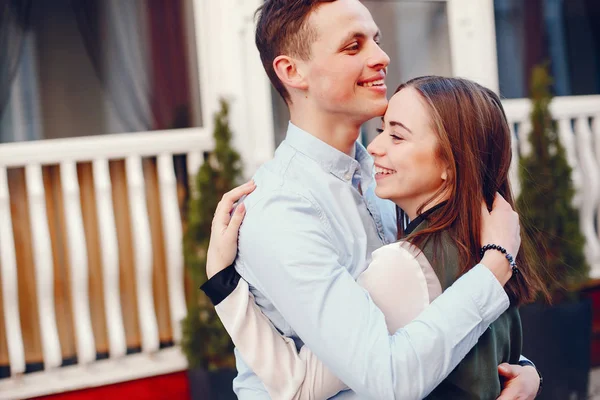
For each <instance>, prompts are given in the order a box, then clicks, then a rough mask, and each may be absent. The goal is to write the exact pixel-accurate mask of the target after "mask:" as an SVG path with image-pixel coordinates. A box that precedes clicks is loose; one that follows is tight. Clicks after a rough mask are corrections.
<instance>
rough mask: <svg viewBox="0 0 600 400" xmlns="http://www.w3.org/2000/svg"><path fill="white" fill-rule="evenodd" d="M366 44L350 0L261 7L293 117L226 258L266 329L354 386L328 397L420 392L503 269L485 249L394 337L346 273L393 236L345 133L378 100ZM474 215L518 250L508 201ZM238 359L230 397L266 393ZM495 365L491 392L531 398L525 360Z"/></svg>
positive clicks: (477, 321)
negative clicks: (234, 254) (499, 376)
mask: <svg viewBox="0 0 600 400" xmlns="http://www.w3.org/2000/svg"><path fill="white" fill-rule="evenodd" d="M378 42H379V32H378V29H377V26H376V24H375V22H374V21H373V19H372V17H371V15H370V13H369V11H368V10H367V9H366V8H365V7H364V6H363V5H362V4H361V3H360V2H359V1H358V0H267V1H266V2H265V4H264V5H263V6H262V7H261V9H260V17H259V20H258V24H257V30H256V44H257V47H258V49H259V52H260V55H261V59H262V62H263V65H264V67H265V70H266V72H267V74H268V76H269V78H270V79H271V82H272V83H273V85H274V86H275V88H276V89H277V90H278V91H279V93H280V94H281V96H282V97H283V98H284V99H285V101H286V103H287V104H288V106H289V109H290V117H291V118H290V126H289V129H288V134H287V137H286V140H285V141H284V142H283V143H282V145H281V146H280V147H279V149H278V150H277V153H276V155H275V158H274V159H273V160H272V161H270V162H268V163H266V164H265V165H264V166H263V167H261V168H260V169H259V171H258V172H257V173H256V175H255V177H254V180H255V181H256V183H257V189H256V191H255V192H254V193H252V195H250V196H249V197H248V198H247V199H246V200H245V207H246V209H247V215H246V217H245V221H244V225H243V226H242V229H241V231H240V237H239V254H238V259H237V260H236V269H237V271H238V272H239V274H240V275H241V276H242V277H243V278H244V279H246V281H248V283H249V284H250V285H251V290H252V293H253V294H254V296H255V299H256V302H257V304H258V305H259V306H260V307H261V309H262V311H263V312H264V313H265V314H266V315H267V317H269V319H270V320H271V321H272V323H273V324H274V325H275V327H276V328H277V329H278V330H280V331H281V332H282V333H283V334H285V335H286V336H289V337H291V338H293V339H294V340H295V341H296V343H297V345H298V346H301V345H303V344H306V345H307V346H309V348H310V349H311V350H312V351H313V353H315V354H316V355H317V356H318V358H319V359H320V360H322V361H323V363H324V364H325V365H326V366H327V367H328V368H329V369H331V370H332V371H333V372H334V373H335V374H336V375H337V376H338V377H339V378H340V379H341V380H342V381H343V382H344V383H346V385H348V387H350V388H351V389H352V391H346V392H344V393H341V394H340V395H338V396H337V397H360V398H375V399H394V398H401V399H421V398H423V397H425V396H426V395H427V394H428V393H429V392H431V390H432V389H433V388H435V387H436V386H437V385H438V384H439V383H440V382H441V381H442V380H443V379H444V378H445V377H446V376H447V375H448V374H449V373H450V372H451V371H452V370H453V368H454V367H455V366H456V365H457V364H458V362H459V361H460V360H461V359H462V358H463V357H464V356H465V354H466V353H467V352H468V351H469V350H470V349H471V348H472V347H473V345H474V344H475V343H476V342H477V339H478V338H479V336H480V335H481V334H482V333H483V332H484V331H485V330H486V329H487V328H488V326H489V324H490V323H491V322H493V321H494V320H495V319H496V318H497V317H498V316H499V315H500V314H501V313H502V312H504V311H505V310H506V308H507V307H508V298H507V296H506V294H505V292H504V290H503V288H502V285H503V284H505V283H506V281H507V280H508V279H509V278H510V274H511V272H510V271H511V270H510V268H509V265H508V263H507V261H506V259H504V257H503V256H502V254H499V253H498V252H494V253H498V254H493V253H492V252H487V253H486V255H485V257H484V259H483V260H482V263H481V264H480V265H478V266H476V267H474V268H473V269H472V270H471V271H469V272H468V273H467V274H465V275H464V276H463V277H461V278H460V279H459V280H457V282H456V283H455V284H454V285H453V286H452V287H451V288H449V289H448V290H447V291H446V292H444V293H443V294H442V295H441V296H440V297H439V298H438V299H436V300H435V301H434V302H433V303H432V304H431V305H430V307H428V309H427V310H426V311H425V312H424V313H423V314H422V315H421V316H420V317H419V318H417V320H415V321H414V322H412V323H410V324H409V325H407V326H406V327H405V328H404V329H401V330H399V331H398V332H396V334H394V335H392V336H390V335H389V334H388V332H387V327H386V323H385V320H384V317H383V314H382V313H381V311H380V310H379V309H377V307H376V306H375V305H374V304H373V302H372V301H371V299H370V297H369V296H368V295H367V294H366V293H365V292H364V290H363V289H361V288H360V287H359V286H358V284H357V283H356V282H355V279H356V277H357V276H358V275H359V274H360V273H361V272H362V271H364V269H365V267H366V265H367V264H368V262H369V261H370V255H371V252H372V251H373V250H375V249H377V248H378V247H380V246H382V245H384V244H387V243H390V242H392V241H395V240H396V228H395V224H396V219H395V209H394V207H393V204H392V203H391V202H387V201H383V200H381V199H377V198H376V197H375V196H374V193H373V186H374V182H373V179H372V168H373V164H372V160H371V159H370V157H369V156H368V154H367V153H366V151H365V149H364V148H363V147H362V146H360V145H359V144H357V143H356V141H357V138H358V135H359V131H360V127H361V125H362V124H363V123H364V122H366V121H367V120H369V119H371V118H373V117H376V116H379V115H382V114H383V113H384V111H385V108H386V106H387V98H386V86H385V83H384V78H385V71H386V67H387V65H388V63H389V61H390V60H389V58H388V56H387V55H386V54H385V52H383V51H382V50H381V48H380V47H379V44H378ZM225 201H226V202H227V198H226V199H225ZM484 220H485V221H487V222H485V223H484V229H483V232H482V241H484V242H486V243H487V242H489V243H496V244H499V245H502V246H504V247H505V248H507V249H508V250H509V252H511V253H512V254H516V252H517V251H518V248H519V245H520V238H519V235H518V216H516V214H515V213H514V212H513V211H512V209H510V207H508V206H507V205H500V206H499V207H495V208H494V210H493V211H492V213H491V214H488V215H487V218H486V219H484ZM490 224H491V225H490ZM398 306H399V307H402V304H399V305H398ZM450 316H451V317H450ZM236 359H237V368H238V376H237V378H236V379H235V381H234V390H235V392H236V394H237V395H238V397H239V398H240V399H266V398H269V396H268V394H267V393H266V391H265V389H264V387H263V386H262V384H261V383H260V381H259V380H258V378H257V377H256V376H255V375H254V374H253V373H252V371H250V370H249V369H248V368H247V366H245V364H244V362H243V360H242V358H241V357H240V356H239V355H238V354H236ZM504 368H506V371H505V373H504V375H506V376H507V377H508V379H509V380H508V384H507V385H506V389H505V391H504V392H503V394H502V397H501V398H507V399H508V398H511V399H512V398H526V399H528V398H533V397H535V394H536V392H537V390H538V386H539V377H538V374H537V372H536V371H535V369H534V368H533V367H531V366H527V367H520V366H504Z"/></svg>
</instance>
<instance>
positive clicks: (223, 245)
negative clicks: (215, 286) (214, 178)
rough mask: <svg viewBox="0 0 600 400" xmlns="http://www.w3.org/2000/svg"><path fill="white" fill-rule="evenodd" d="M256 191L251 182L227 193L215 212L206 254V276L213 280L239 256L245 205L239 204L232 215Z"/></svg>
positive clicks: (254, 185)
mask: <svg viewBox="0 0 600 400" xmlns="http://www.w3.org/2000/svg"><path fill="white" fill-rule="evenodd" d="M254 189H256V184H255V183H254V181H249V182H247V183H245V184H243V185H241V186H238V187H236V188H235V189H233V190H231V191H229V192H227V193H225V194H224V195H223V198H222V199H221V201H220V202H219V205H218V206H217V209H216V210H215V216H214V217H213V221H212V228H211V232H210V243H209V245H208V252H207V254H206V275H207V276H208V279H210V278H212V277H213V276H214V275H215V274H216V273H217V272H219V271H221V270H224V269H225V268H227V267H228V266H230V265H231V264H232V263H233V261H234V260H235V256H236V254H237V238H238V233H239V230H240V225H241V224H242V220H243V219H244V215H245V214H246V207H245V206H244V203H242V204H239V205H238V207H237V208H236V209H235V211H234V212H233V215H231V211H232V209H233V207H234V205H235V203H236V202H237V201H239V200H240V199H241V198H242V197H244V196H246V195H247V194H249V193H252V191H253V190H254Z"/></svg>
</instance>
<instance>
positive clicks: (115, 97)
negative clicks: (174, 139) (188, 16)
mask: <svg viewBox="0 0 600 400" xmlns="http://www.w3.org/2000/svg"><path fill="white" fill-rule="evenodd" d="M71 5H72V8H73V10H74V12H75V16H76V19H77V23H78V27H79V31H80V33H81V36H82V39H83V42H84V45H85V48H86V51H87V53H88V55H89V57H90V60H91V61H92V64H93V66H94V70H95V71H96V74H97V75H98V78H99V79H100V81H101V82H102V86H103V88H104V90H105V91H106V93H107V95H108V99H109V100H110V103H111V104H112V106H113V108H114V110H115V114H116V115H117V116H118V121H117V122H116V124H117V125H119V124H120V126H118V127H117V128H115V129H119V130H120V131H121V132H136V131H144V130H151V129H171V128H182V127H188V126H189V125H190V110H189V106H190V93H189V89H188V87H189V83H188V68H187V59H186V57H187V52H186V49H185V43H186V38H185V36H184V28H183V26H184V23H183V22H184V21H183V1H182V0H170V1H163V0H160V1H153V0H130V1H121V0H72V1H71Z"/></svg>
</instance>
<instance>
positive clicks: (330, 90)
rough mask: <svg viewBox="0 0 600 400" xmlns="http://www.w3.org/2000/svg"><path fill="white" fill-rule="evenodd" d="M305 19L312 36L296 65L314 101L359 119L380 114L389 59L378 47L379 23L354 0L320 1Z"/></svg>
mask: <svg viewBox="0 0 600 400" xmlns="http://www.w3.org/2000/svg"><path fill="white" fill-rule="evenodd" d="M307 23H309V24H311V27H312V28H313V29H315V30H316V32H317V40H316V41H315V42H314V43H313V44H312V46H311V57H310V59H309V60H307V61H301V62H300V65H301V66H300V67H301V68H302V69H303V72H304V74H305V77H306V81H307V83H308V93H309V98H310V100H311V101H313V102H314V103H315V107H317V108H318V109H319V110H321V111H325V112H329V113H331V114H339V115H340V117H342V118H351V119H354V120H356V121H357V122H358V123H363V122H365V121H367V120H369V119H371V118H373V117H377V116H380V115H383V113H384V112H385V109H386V107H387V97H386V91H387V88H386V86H385V83H384V78H385V74H386V67H387V66H388V64H389V62H390V59H389V57H388V55H387V54H386V53H385V52H384V51H383V50H382V49H381V48H380V47H379V44H378V42H379V29H378V28H377V25H376V24H375V22H374V21H373V18H372V17H371V13H369V11H368V10H367V8H366V7H365V6H364V5H362V4H361V3H360V2H359V1H358V0H337V1H334V2H332V3H323V4H321V5H320V6H319V7H318V8H317V9H315V11H314V12H313V13H312V14H311V15H310V16H309V18H308V21H307Z"/></svg>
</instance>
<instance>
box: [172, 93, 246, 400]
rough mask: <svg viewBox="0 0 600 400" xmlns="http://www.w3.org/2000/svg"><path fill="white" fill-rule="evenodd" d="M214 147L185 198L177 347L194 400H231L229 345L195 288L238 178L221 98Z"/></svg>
mask: <svg viewBox="0 0 600 400" xmlns="http://www.w3.org/2000/svg"><path fill="white" fill-rule="evenodd" d="M214 122H215V124H214V132H213V137H214V139H215V148H214V150H213V151H212V152H211V153H209V154H206V155H205V162H204V163H203V164H202V166H201V167H200V169H199V171H198V173H197V175H196V178H195V185H194V186H193V187H192V188H191V194H190V199H189V202H188V212H187V226H186V230H185V234H184V238H183V241H184V243H183V248H184V258H185V265H186V269H187V271H188V273H189V274H188V275H189V277H190V280H191V282H192V284H193V290H192V291H191V296H190V298H189V304H188V314H187V316H186V318H185V319H184V320H183V321H182V331H183V337H182V341H181V347H182V350H183V352H184V353H185V355H186V357H187V359H188V378H189V383H190V392H191V396H192V399H203V400H207V399H223V400H224V399H235V395H234V393H233V390H232V379H233V378H234V377H235V359H234V356H233V343H232V342H231V339H230V337H229V335H228V334H227V332H226V331H225V329H224V328H223V325H222V324H221V321H220V320H219V317H218V316H217V314H216V312H215V309H214V307H213V305H212V304H211V302H210V301H209V299H208V298H207V297H206V296H205V295H204V293H202V292H201V291H200V290H199V287H200V286H201V285H202V284H203V283H204V282H206V279H207V277H206V251H207V249H208V243H209V238H210V229H211V224H212V218H213V215H214V212H215V209H216V207H217V204H218V202H219V201H220V199H221V197H222V196H223V194H225V193H226V192H228V191H229V190H231V189H233V188H234V187H235V186H236V185H237V184H238V183H239V181H240V179H241V178H242V167H241V159H240V155H239V154H238V153H237V152H236V151H235V150H234V149H233V148H232V147H231V137H232V132H231V130H230V128H229V106H228V104H227V102H226V101H224V100H221V109H220V111H219V112H218V113H216V115H215V117H214Z"/></svg>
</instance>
